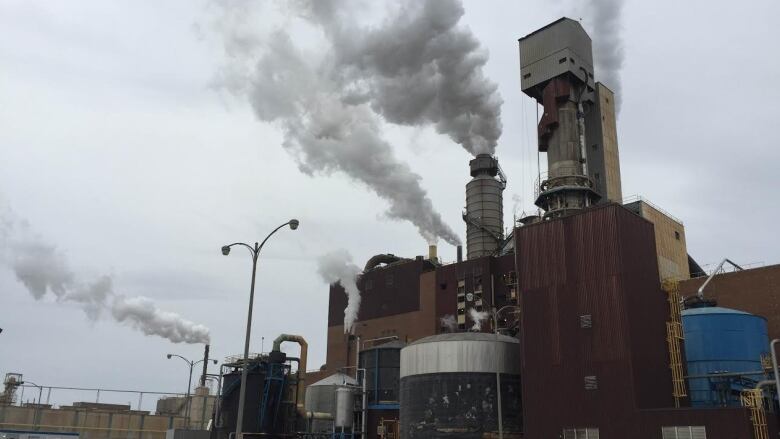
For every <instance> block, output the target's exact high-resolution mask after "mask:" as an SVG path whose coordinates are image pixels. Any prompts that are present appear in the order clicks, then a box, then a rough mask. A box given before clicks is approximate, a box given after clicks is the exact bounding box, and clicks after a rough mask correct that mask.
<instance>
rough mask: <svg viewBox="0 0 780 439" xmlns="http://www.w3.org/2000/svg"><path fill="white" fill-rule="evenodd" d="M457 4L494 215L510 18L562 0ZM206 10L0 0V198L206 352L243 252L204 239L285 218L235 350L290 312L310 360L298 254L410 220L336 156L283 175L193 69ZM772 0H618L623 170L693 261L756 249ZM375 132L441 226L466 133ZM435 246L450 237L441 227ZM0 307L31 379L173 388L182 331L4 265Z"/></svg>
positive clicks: (208, 55) (409, 246)
mask: <svg viewBox="0 0 780 439" xmlns="http://www.w3.org/2000/svg"><path fill="white" fill-rule="evenodd" d="M465 10H466V13H465V16H464V18H463V23H464V24H465V25H467V26H468V27H469V28H471V30H472V31H473V32H474V34H475V35H476V37H477V38H478V39H479V40H480V41H481V42H482V44H483V45H484V47H485V48H486V49H487V50H488V51H489V53H490V60H489V62H488V64H487V66H486V74H487V76H489V77H490V78H491V79H492V80H494V81H496V82H497V83H498V87H499V92H500V94H501V96H502V97H503V99H504V105H503V114H502V119H503V125H504V133H503V136H502V137H501V139H500V141H499V146H498V148H497V155H498V157H499V159H500V161H501V165H502V167H503V169H504V171H505V172H506V174H507V176H508V178H509V186H508V188H507V190H506V192H505V206H506V208H505V210H506V213H507V224H509V223H511V217H512V214H513V212H512V206H513V204H514V202H513V198H514V199H518V200H519V201H518V202H517V212H518V213H519V212H521V211H522V210H531V209H532V208H533V207H532V206H533V200H532V193H533V181H534V179H535V175H536V172H537V171H536V153H535V149H534V148H535V139H534V116H535V107H534V104H533V102H532V101H531V100H530V99H529V98H528V97H526V96H525V95H523V94H522V92H521V91H520V87H519V61H518V52H517V38H519V37H522V36H524V35H526V34H527V33H529V32H531V31H533V30H535V29H537V28H539V27H541V26H543V25H545V24H547V23H548V22H550V21H552V20H554V19H557V18H559V17H560V16H561V15H562V14H571V15H572V18H579V17H578V16H577V15H574V14H577V13H578V12H572V11H574V10H573V9H572V10H568V7H567V6H565V3H564V2H548V1H542V0H532V1H524V2H518V1H490V2H487V1H484V0H482V1H477V0H474V1H465ZM578 10H581V9H578ZM213 14H214V8H213V7H209V6H207V4H206V3H198V2H192V1H184V0H182V1H167V2H138V1H130V0H128V1H115V2H105V1H81V2H46V1H39V2H36V1H28V0H18V1H13V0H4V1H0V203H3V204H5V205H6V206H8V207H10V208H11V209H12V210H13V212H14V213H15V215H16V216H17V217H20V218H24V219H26V220H27V221H28V222H29V225H30V227H31V228H32V229H34V230H35V231H36V232H37V233H38V234H39V235H40V236H41V237H43V238H45V239H46V240H47V241H48V242H51V243H52V244H54V245H56V247H57V248H58V249H59V250H61V251H62V252H64V254H65V255H66V256H67V258H68V260H69V261H70V264H71V266H72V268H73V270H74V271H75V272H77V273H78V274H79V276H81V277H84V278H95V277H98V276H100V275H103V274H110V275H112V276H113V279H114V288H115V290H116V291H118V292H121V294H125V295H128V296H131V295H143V296H147V297H149V298H152V299H154V300H155V301H156V302H157V303H158V304H159V306H160V307H161V308H164V309H166V310H169V311H175V312H177V313H179V314H181V315H183V316H184V317H185V318H187V319H189V320H192V321H195V322H197V323H201V324H204V325H206V326H208V327H209V328H210V330H211V334H212V353H213V354H214V355H215V356H217V357H218V358H222V357H224V356H225V355H230V354H237V353H239V352H240V351H241V350H242V349H243V337H244V325H245V319H246V306H247V300H248V295H247V292H248V289H249V276H250V268H251V260H250V258H249V256H248V255H247V254H245V253H244V252H240V251H236V252H234V253H233V254H231V255H230V256H229V257H227V258H226V257H223V256H222V255H221V254H220V251H219V249H220V246H221V245H223V244H225V243H229V242H234V241H246V242H253V241H255V240H260V239H262V238H263V237H264V236H265V234H266V233H268V232H269V231H270V230H272V229H273V228H274V227H276V226H277V225H279V224H282V223H284V222H285V221H287V220H288V219H290V218H293V217H294V218H298V219H300V221H301V226H300V228H299V229H298V230H297V231H290V230H282V231H280V232H279V233H278V234H277V235H276V236H275V237H274V238H273V239H272V240H271V241H269V244H268V245H267V247H266V249H265V250H264V253H263V256H262V259H261V263H260V267H259V271H258V284H257V297H256V302H255V303H256V308H255V320H254V330H253V342H252V350H253V351H259V350H260V343H261V336H264V337H265V338H266V342H265V348H266V349H267V348H268V346H269V344H270V340H271V339H273V338H274V337H276V336H277V335H278V334H280V333H283V332H284V333H293V334H300V335H302V336H304V337H305V338H306V339H307V340H309V347H310V355H309V358H310V365H309V366H310V368H317V367H318V366H319V365H320V364H322V363H323V361H324V358H325V334H326V325H327V323H326V309H327V292H328V287H327V285H325V284H324V283H323V281H321V280H320V278H319V277H318V275H317V273H316V258H317V257H318V256H319V255H321V254H323V253H327V252H329V251H332V250H336V249H339V248H344V249H347V250H348V251H350V252H351V253H352V255H353V256H354V258H355V262H356V263H357V265H361V266H362V265H363V263H364V262H365V261H366V259H367V258H369V257H370V256H372V255H374V254H376V253H395V254H398V255H403V256H410V257H411V256H414V255H417V254H424V253H425V251H426V245H427V244H426V242H425V241H424V240H423V239H422V238H420V236H419V235H418V233H417V231H416V229H415V228H414V227H413V226H412V225H410V224H408V223H405V222H397V221H391V220H388V219H386V218H384V216H383V212H384V211H385V210H386V208H387V205H386V203H385V202H384V201H382V200H380V199H378V198H377V197H376V196H375V195H374V194H373V193H371V192H369V191H368V190H367V189H366V188H365V187H363V186H361V185H358V184H355V183H353V182H351V181H350V180H348V179H347V178H346V177H344V176H343V175H340V174H334V175H333V176H331V177H322V176H319V177H310V176H306V175H303V174H301V173H300V172H299V170H298V167H297V165H296V163H295V161H294V160H293V158H292V157H291V156H290V155H289V154H288V153H287V152H285V150H283V149H282V148H281V146H280V145H281V142H282V135H281V132H280V131H279V129H278V127H275V126H272V125H268V124H264V123H261V122H258V121H257V120H256V118H255V116H254V114H253V112H252V110H251V108H250V107H249V105H248V104H247V103H246V102H245V101H241V100H240V99H235V98H233V97H230V96H226V95H225V93H223V92H221V91H219V90H215V88H214V87H212V86H211V85H212V84H213V82H214V77H215V75H216V73H217V72H218V71H219V69H220V67H221V65H222V63H223V61H224V60H223V53H222V48H221V46H220V43H219V41H217V39H215V38H213V35H211V34H210V32H209V29H210V27H209V26H210V23H211V22H212V21H213ZM778 16H780V3H778V2H777V1H776V0H751V1H748V2H731V1H728V2H727V1H714V2H713V1H703V0H696V1H686V2H680V1H667V0H663V1H655V2H640V1H631V2H627V3H626V5H625V9H624V13H623V17H622V28H623V40H624V41H623V45H624V49H625V64H624V67H623V69H622V71H621V72H620V74H621V77H622V84H623V106H622V113H621V115H620V119H619V121H618V136H619V143H620V158H621V170H622V177H623V192H624V195H625V196H629V195H633V194H638V195H642V196H644V197H646V198H647V199H649V200H651V201H652V202H653V203H655V204H657V205H659V206H661V207H662V208H663V209H665V210H667V211H668V212H670V213H671V214H672V215H674V216H676V217H678V218H680V219H682V221H683V222H684V223H685V226H686V234H687V238H688V248H689V253H691V254H692V255H693V256H694V257H695V258H696V259H697V260H698V261H699V262H700V263H702V264H708V263H717V262H718V261H719V260H720V259H722V258H723V257H729V258H731V259H732V260H735V261H737V262H740V263H745V264H748V263H753V262H762V263H764V264H775V263H778V262H780V245H778V244H780V240H779V239H778V237H777V232H776V223H777V218H778V217H780V201H779V200H780V198H778V196H777V194H776V189H777V187H778V182H779V180H778V178H777V176H776V172H777V168H778V164H779V163H780V141H778V136H777V128H776V125H777V103H778V102H780V89H779V88H778V87H777V86H776V82H777V79H778V78H780V60H778V59H777V56H776V55H773V54H776V53H777V51H778V49H777V46H776V44H777V42H778V41H780V28H778V27H777V26H776V23H775V21H776V18H777V17H778ZM260 25H261V24H258V26H260ZM270 25H271V26H273V23H271V24H270ZM584 25H585V26H586V28H588V27H589V26H590V24H589V23H587V22H584ZM262 26H269V23H263V24H262ZM301 38H303V39H308V41H305V42H304V43H306V44H308V45H314V46H316V44H317V42H318V39H317V37H316V36H312V35H307V34H304V35H302V36H301ZM596 76H597V77H598V76H599V72H598V71H597V72H596ZM607 85H609V84H607ZM386 138H387V139H389V140H390V141H391V143H392V144H393V146H394V148H395V153H396V154H397V155H398V157H400V158H401V159H403V160H405V161H406V162H408V164H409V165H410V166H411V168H412V169H413V170H414V171H416V172H417V173H419V174H420V175H422V177H423V180H422V185H423V187H424V188H426V189H427V190H428V193H429V195H430V198H431V199H432V201H433V204H434V206H435V208H436V209H437V210H438V212H440V213H441V215H442V216H443V218H444V220H445V222H446V223H448V224H449V225H450V226H451V227H452V228H453V229H454V230H456V231H457V233H458V234H459V235H460V236H461V238H464V237H465V233H464V232H465V226H464V225H463V224H462V220H461V218H460V214H461V209H462V208H463V204H464V197H465V195H464V185H465V183H466V182H467V181H468V178H469V177H468V163H467V162H468V160H469V157H470V155H469V154H468V153H467V152H466V151H465V150H463V149H462V148H460V147H459V146H457V145H454V144H453V143H452V142H451V141H450V140H449V139H448V138H447V137H444V136H441V135H439V134H436V133H435V132H434V130H432V129H431V128H418V129H415V128H398V127H388V128H387V131H386ZM439 252H440V255H441V256H442V257H443V258H444V259H445V260H452V259H454V256H455V250H454V248H452V247H450V246H448V245H444V244H441V245H440V250H439ZM0 327H2V328H3V329H4V331H3V333H2V334H1V335H0V374H1V373H5V372H20V373H23V374H24V376H25V378H26V379H28V380H30V381H33V382H36V383H38V384H41V385H55V386H57V385H58V386H84V387H110V388H131V389H143V390H159V391H184V390H186V387H185V385H186V378H187V376H186V372H187V370H186V367H185V365H184V363H183V362H181V361H173V360H166V358H165V354H166V353H168V352H172V353H178V354H181V355H184V356H187V357H190V358H198V357H199V356H200V355H201V354H202V346H200V345H186V344H172V343H171V342H169V341H167V340H164V339H161V338H157V337H147V336H144V335H143V334H141V333H139V332H137V331H135V330H133V329H131V328H128V327H126V326H122V325H120V324H117V323H115V322H113V321H111V320H108V319H102V320H99V321H97V322H90V321H88V320H87V319H86V318H85V316H84V313H83V312H82V311H81V310H80V309H79V308H77V307H75V306H72V305H71V304H68V303H57V302H55V301H54V300H53V299H52V298H51V296H49V297H47V298H45V299H43V300H39V301H36V300H35V299H33V297H32V296H31V295H30V294H29V293H28V292H27V290H26V289H25V288H24V286H23V285H22V284H20V283H19V282H18V281H17V280H16V278H15V276H14V274H13V272H12V271H11V270H9V269H8V268H7V267H5V266H0ZM27 396H28V395H27ZM53 397H54V401H55V402H57V403H65V402H70V400H71V399H85V400H91V399H94V394H92V395H88V394H85V395H74V394H65V393H62V392H60V393H59V394H58V393H55V394H53ZM101 400H111V401H116V402H129V401H136V399H134V397H132V398H131V397H128V396H122V395H114V396H107V397H101Z"/></svg>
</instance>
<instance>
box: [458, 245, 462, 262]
mask: <svg viewBox="0 0 780 439" xmlns="http://www.w3.org/2000/svg"><path fill="white" fill-rule="evenodd" d="M457 248H458V259H457V261H458V262H463V246H462V245H459V246H458V247H457Z"/></svg>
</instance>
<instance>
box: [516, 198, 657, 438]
mask: <svg viewBox="0 0 780 439" xmlns="http://www.w3.org/2000/svg"><path fill="white" fill-rule="evenodd" d="M515 239H516V241H515V245H516V249H517V252H516V257H517V266H518V270H519V273H518V275H519V286H520V307H521V312H522V329H521V336H520V337H521V346H522V349H523V351H522V360H521V361H522V378H523V406H524V407H525V413H524V419H526V437H529V438H547V437H557V435H559V434H561V432H562V430H563V429H564V428H571V427H597V428H599V429H600V432H601V434H602V437H624V436H622V435H625V434H626V433H627V432H630V431H632V429H633V425H636V415H635V409H638V408H656V407H669V406H671V405H672V398H671V376H670V373H669V367H668V361H667V358H668V354H667V350H666V337H665V331H666V325H665V322H666V320H667V319H668V314H669V312H668V305H667V302H666V297H665V295H664V294H663V292H662V291H661V289H660V285H659V282H658V267H657V263H656V253H655V237H654V233H653V225H652V224H651V223H650V222H648V221H646V220H644V219H642V218H640V217H639V216H637V215H635V214H633V213H631V212H629V211H627V210H626V209H624V208H623V207H622V206H619V205H616V204H610V205H605V206H603V207H598V208H592V209H589V210H587V211H584V212H583V213H580V214H576V215H572V216H569V217H566V218H563V219H557V220H552V221H546V222H543V223H538V224H534V225H530V226H525V227H522V228H519V229H516V230H515ZM584 315H590V316H591V318H592V328H582V327H581V325H580V317H581V316H584ZM586 376H596V377H597V382H598V384H597V386H598V389H596V390H586V389H585V377H586Z"/></svg>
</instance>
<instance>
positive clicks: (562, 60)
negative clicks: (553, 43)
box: [558, 56, 566, 64]
mask: <svg viewBox="0 0 780 439" xmlns="http://www.w3.org/2000/svg"><path fill="white" fill-rule="evenodd" d="M565 62H566V57H565V56H564V57H563V58H561V59H559V60H558V64H563V63H565Z"/></svg>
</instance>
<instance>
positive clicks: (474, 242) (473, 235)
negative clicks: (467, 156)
mask: <svg viewBox="0 0 780 439" xmlns="http://www.w3.org/2000/svg"><path fill="white" fill-rule="evenodd" d="M469 168H470V169H471V176H472V177H474V178H472V179H471V181H470V182H468V184H466V211H465V212H464V213H463V221H465V222H466V256H467V258H468V259H474V258H479V257H482V256H488V255H492V254H494V253H496V252H497V251H498V248H499V246H500V245H501V241H502V240H503V239H504V202H503V197H504V195H503V193H504V188H506V178H505V177H504V173H503V172H501V168H500V167H499V166H498V160H497V159H496V158H495V157H493V156H491V155H490V154H479V155H477V157H475V158H474V159H473V160H471V161H470V162H469Z"/></svg>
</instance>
